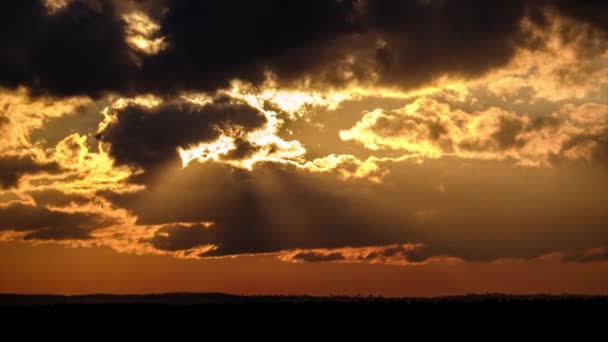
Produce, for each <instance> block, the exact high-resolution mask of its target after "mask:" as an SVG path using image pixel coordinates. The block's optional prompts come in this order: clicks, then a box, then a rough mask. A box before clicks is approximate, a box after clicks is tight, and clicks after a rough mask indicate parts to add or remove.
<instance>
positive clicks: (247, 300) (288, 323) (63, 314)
mask: <svg viewBox="0 0 608 342" xmlns="http://www.w3.org/2000/svg"><path fill="white" fill-rule="evenodd" d="M0 331H1V333H0V334H1V335H0V336H13V337H16V336H17V335H18V336H24V337H25V336H32V335H38V336H59V337H66V336H78V337H80V338H84V339H89V338H91V337H97V336H107V337H115V338H120V337H124V336H127V335H131V336H138V337H141V336H152V337H180V336H181V337H186V336H187V337H190V338H193V339H195V340H199V339H203V340H204V339H205V338H206V337H209V336H235V335H237V336H259V335H262V336H279V337H282V338H284V339H295V338H298V337H302V336H318V337H327V336H341V337H344V336H375V337H378V336H383V335H397V336H405V337H411V336H437V335H440V336H461V335H467V336H484V337H486V338H492V339H496V338H498V339H499V338H501V337H508V336H521V337H530V336H542V335H545V336H546V335H553V336H559V337H565V336H570V337H575V338H580V337H583V336H593V337H594V339H597V338H599V340H602V341H604V340H606V339H605V338H606V337H607V336H608V297H586V296H505V295H483V296H477V295H475V296H473V295H472V296H462V297H442V298H400V299H387V298H377V297H307V296H253V297H242V296H232V295H225V294H164V295H141V296H134V295H129V296H112V295H88V296H50V295H49V296H47V295H35V296H24V295H10V294H5V295H2V294H0Z"/></svg>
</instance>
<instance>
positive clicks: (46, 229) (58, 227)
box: [0, 203, 115, 240]
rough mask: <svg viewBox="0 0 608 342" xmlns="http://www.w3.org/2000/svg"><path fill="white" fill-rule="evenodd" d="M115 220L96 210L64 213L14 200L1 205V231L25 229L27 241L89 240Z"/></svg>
mask: <svg viewBox="0 0 608 342" xmlns="http://www.w3.org/2000/svg"><path fill="white" fill-rule="evenodd" d="M114 223H115V222H114V221H113V220H112V219H110V218H107V217H104V216H102V215H101V214H97V213H85V212H63V211H57V210H50V209H47V208H44V207H39V206H31V205H26V204H21V203H12V204H9V205H3V206H0V230H4V231H11V230H12V231H17V232H25V233H26V234H25V235H24V236H23V239H25V240H34V239H35V240H86V239H91V238H92V236H91V235H90V232H91V231H93V230H95V229H99V228H103V227H107V226H110V225H112V224H114Z"/></svg>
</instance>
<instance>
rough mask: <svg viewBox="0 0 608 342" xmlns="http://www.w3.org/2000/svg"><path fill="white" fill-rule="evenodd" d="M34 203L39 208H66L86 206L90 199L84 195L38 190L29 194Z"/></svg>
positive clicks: (53, 190)
mask: <svg viewBox="0 0 608 342" xmlns="http://www.w3.org/2000/svg"><path fill="white" fill-rule="evenodd" d="M29 195H30V196H32V198H33V199H34V201H35V202H36V204H37V205H38V206H41V207H47V206H49V205H51V206H57V207H65V206H68V205H70V204H72V203H74V204H85V203H87V202H88V201H89V199H88V198H87V197H85V196H82V195H77V194H66V193H64V192H62V191H60V190H56V189H46V190H36V191H31V192H29Z"/></svg>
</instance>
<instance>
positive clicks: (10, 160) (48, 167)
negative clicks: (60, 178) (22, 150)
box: [0, 156, 60, 189]
mask: <svg viewBox="0 0 608 342" xmlns="http://www.w3.org/2000/svg"><path fill="white" fill-rule="evenodd" d="M59 170H60V167H59V165H58V164H57V163H54V162H53V163H39V162H37V161H36V160H34V159H33V158H32V157H18V156H4V157H3V156H0V189H2V188H11V187H14V186H17V184H18V182H19V179H21V177H23V175H26V174H36V173H41V172H49V173H56V172H59Z"/></svg>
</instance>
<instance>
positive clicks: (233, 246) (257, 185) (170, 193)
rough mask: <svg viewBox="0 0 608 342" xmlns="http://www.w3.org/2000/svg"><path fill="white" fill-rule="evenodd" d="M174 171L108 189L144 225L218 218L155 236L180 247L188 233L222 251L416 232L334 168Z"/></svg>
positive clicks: (390, 239) (376, 240) (398, 238)
mask: <svg viewBox="0 0 608 342" xmlns="http://www.w3.org/2000/svg"><path fill="white" fill-rule="evenodd" d="M243 172H245V171H243ZM167 174H172V175H173V176H169V177H168V178H166V179H165V180H164V181H163V182H162V184H154V183H150V184H146V186H147V190H144V191H142V192H139V193H136V194H125V195H119V194H109V193H104V194H100V195H104V196H106V197H108V198H109V199H110V200H111V201H112V202H113V203H114V204H116V205H118V206H121V207H125V208H127V209H129V210H131V211H132V212H133V213H134V214H135V215H137V217H138V224H143V225H145V224H170V223H172V222H202V221H208V222H214V224H213V225H212V226H211V227H209V228H205V229H202V228H199V229H193V230H189V231H188V230H187V229H188V228H184V227H178V228H175V227H173V228H167V229H166V230H167V231H166V232H165V233H168V234H163V235H164V236H161V237H155V238H154V239H153V241H156V244H158V245H164V246H174V244H173V242H171V241H170V240H172V239H173V238H174V237H177V236H180V235H179V234H186V233H185V232H187V234H192V235H195V236H196V237H195V238H193V241H194V242H195V243H197V244H213V245H217V247H218V248H217V249H215V250H213V251H210V252H208V253H207V254H206V255H208V256H212V255H213V256H219V255H231V254H243V253H265V252H277V251H280V250H288V249H299V248H302V249H313V248H338V247H344V246H359V247H362V246H368V245H374V244H375V245H384V244H389V243H394V242H406V240H407V238H408V230H407V227H408V222H407V221H408V220H407V218H403V217H397V215H396V213H394V212H391V211H390V209H389V208H382V207H379V206H376V205H371V204H370V203H369V201H368V200H366V199H365V198H364V197H363V196H355V197H353V196H351V194H349V192H350V191H351V190H352V189H344V190H340V189H339V188H336V185H339V184H336V183H335V180H334V176H333V175H326V176H327V177H311V176H306V175H299V172H297V171H296V170H290V169H283V168H282V167H280V166H277V165H265V166H260V167H257V168H256V169H255V170H254V171H253V172H251V173H249V175H248V177H242V176H240V175H236V176H235V174H234V173H233V172H231V170H230V168H229V167H225V166H221V165H215V164H198V163H193V164H191V165H189V166H188V167H187V168H186V169H184V170H180V171H177V170H174V171H169V172H168V173H167ZM365 187H367V185H363V188H365ZM378 217H381V218H382V219H381V220H380V219H378ZM178 245H180V244H178Z"/></svg>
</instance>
